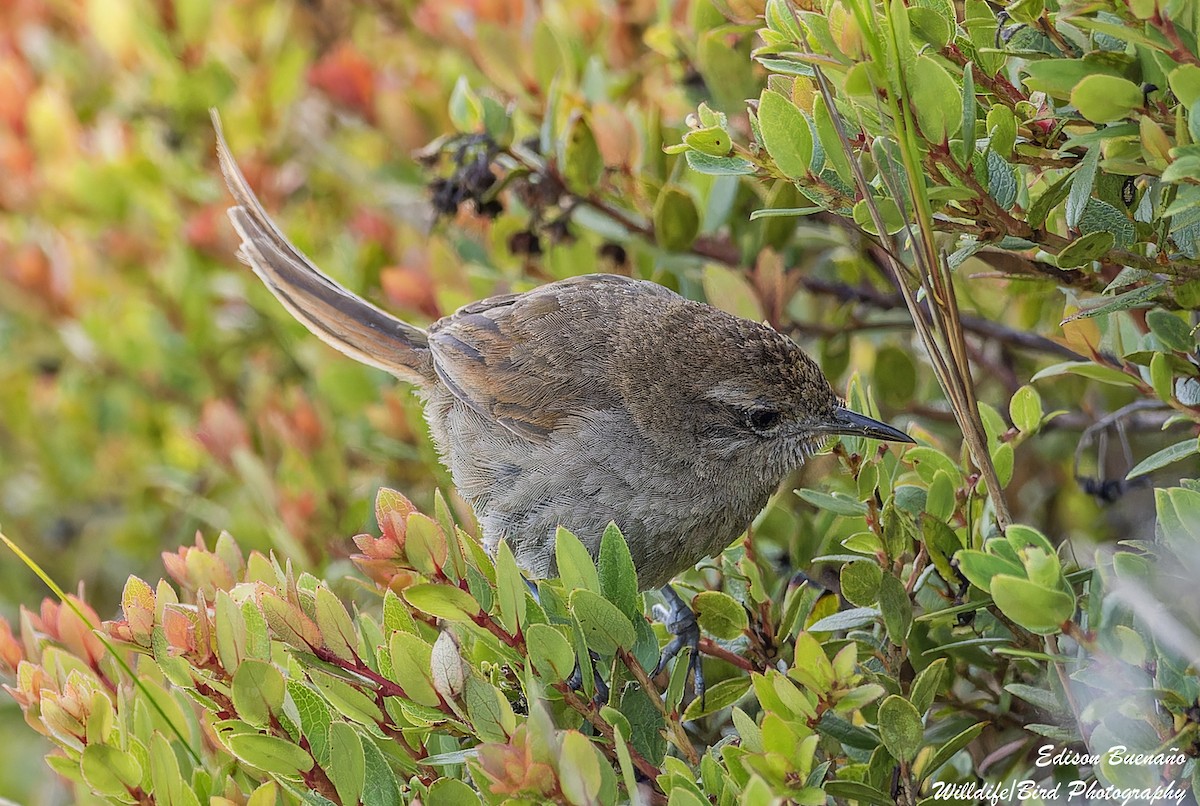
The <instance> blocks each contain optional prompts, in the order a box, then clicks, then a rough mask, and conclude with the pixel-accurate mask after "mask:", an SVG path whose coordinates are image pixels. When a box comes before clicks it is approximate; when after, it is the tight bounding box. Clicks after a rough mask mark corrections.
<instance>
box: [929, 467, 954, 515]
mask: <svg viewBox="0 0 1200 806" xmlns="http://www.w3.org/2000/svg"><path fill="white" fill-rule="evenodd" d="M957 506H958V501H957V492H956V491H955V489H954V482H953V481H951V480H950V477H949V476H948V475H946V474H945V473H944V472H943V471H941V470H939V471H937V472H936V473H934V475H933V481H932V482H930V483H929V491H928V492H927V493H926V495H925V512H926V513H928V514H929V515H931V516H932V517H933V518H934V519H935V520H938V521H946V520H949V518H950V516H951V515H953V514H954V511H955V509H956V508H957Z"/></svg>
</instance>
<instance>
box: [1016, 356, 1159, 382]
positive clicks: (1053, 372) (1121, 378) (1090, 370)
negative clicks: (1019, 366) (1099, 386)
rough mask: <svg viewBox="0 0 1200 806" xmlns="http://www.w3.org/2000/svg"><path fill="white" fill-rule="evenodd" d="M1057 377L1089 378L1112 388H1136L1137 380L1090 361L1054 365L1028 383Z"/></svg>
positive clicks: (1065, 362) (1117, 370)
mask: <svg viewBox="0 0 1200 806" xmlns="http://www.w3.org/2000/svg"><path fill="white" fill-rule="evenodd" d="M1059 375H1079V376H1080V377H1083V378H1090V379H1091V380H1093V381H1100V382H1101V383H1110V384H1113V385H1114V386H1136V385H1137V379H1136V378H1133V377H1131V376H1129V375H1126V374H1125V373H1124V372H1121V370H1119V369H1113V368H1112V367H1105V366H1101V365H1100V364H1093V363H1092V362H1091V361H1064V362H1062V363H1061V364H1054V365H1053V366H1049V367H1046V368H1045V369H1043V370H1041V371H1039V372H1038V373H1037V374H1036V375H1034V376H1033V377H1032V378H1030V379H1029V381H1030V383H1035V382H1037V381H1040V380H1043V379H1044V378H1055V377H1058V376H1059Z"/></svg>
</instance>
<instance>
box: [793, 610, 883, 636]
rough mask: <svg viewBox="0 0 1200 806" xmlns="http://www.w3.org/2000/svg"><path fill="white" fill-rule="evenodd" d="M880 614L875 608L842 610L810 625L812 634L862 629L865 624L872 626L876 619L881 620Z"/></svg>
mask: <svg viewBox="0 0 1200 806" xmlns="http://www.w3.org/2000/svg"><path fill="white" fill-rule="evenodd" d="M879 616H880V612H879V611H878V610H876V609H875V608H874V607H853V608H850V609H849V610H841V611H838V612H837V613H834V614H833V615H830V616H826V617H825V618H823V619H820V620H819V621H816V622H814V623H812V624H810V625H808V629H809V631H810V632H841V631H843V630H853V629H854V628H855V627H861V626H863V625H864V624H870V623H871V622H873V621H874V620H875V619H877V618H879Z"/></svg>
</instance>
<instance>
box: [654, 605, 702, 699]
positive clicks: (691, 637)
mask: <svg viewBox="0 0 1200 806" xmlns="http://www.w3.org/2000/svg"><path fill="white" fill-rule="evenodd" d="M659 592H660V593H661V594H662V596H663V598H664V599H666V600H667V603H666V607H665V608H663V607H660V608H656V610H657V614H658V616H659V618H660V619H661V620H662V622H663V626H664V627H666V628H667V632H669V633H671V635H673V636H675V637H674V638H672V639H671V643H669V644H667V645H666V647H665V648H664V649H663V651H662V656H661V657H660V658H659V659H658V666H656V667H654V674H658V673H659V672H661V671H662V670H663V669H664V668H666V666H667V664H668V663H669V662H670V661H671V659H672V658H674V657H675V656H676V655H678V654H679V653H680V651H682V650H683V648H684V647H688V648H689V649H691V650H692V654H691V657H690V658H688V674H689V675H693V676H694V677H695V680H696V696H697V697H699V698H700V699H701V701H703V699H704V670H703V668H702V667H701V665H700V624H699V623H698V622H697V621H696V612H695V611H694V610H692V608H691V607H689V606H688V603H687V602H685V601H683V599H681V598H680V596H679V594H678V593H676V592H675V589H674V588H672V587H671V586H670V585H663V586H662V588H661V589H660V590H659Z"/></svg>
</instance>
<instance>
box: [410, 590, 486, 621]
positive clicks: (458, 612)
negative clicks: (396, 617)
mask: <svg viewBox="0 0 1200 806" xmlns="http://www.w3.org/2000/svg"><path fill="white" fill-rule="evenodd" d="M404 600H405V601H406V602H408V603H409V604H410V605H412V606H413V607H415V608H416V609H417V610H420V611H421V612H422V613H428V614H429V615H431V616H436V617H437V618H444V619H446V620H447V621H471V620H472V619H473V618H474V617H475V616H477V615H479V603H478V602H476V601H475V599H474V598H473V597H472V596H471V594H469V593H467V592H466V591H465V590H462V589H461V588H455V587H452V586H450V585H439V584H435V583H432V582H422V583H420V584H418V585H413V586H412V587H410V588H405V589H404Z"/></svg>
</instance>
